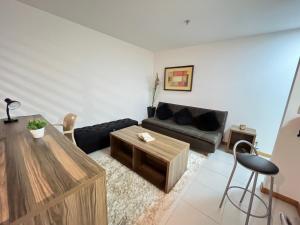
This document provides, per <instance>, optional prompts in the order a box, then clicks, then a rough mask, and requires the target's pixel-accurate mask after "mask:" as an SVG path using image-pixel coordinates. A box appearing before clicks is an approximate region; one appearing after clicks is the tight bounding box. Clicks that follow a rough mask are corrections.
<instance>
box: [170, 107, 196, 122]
mask: <svg viewBox="0 0 300 225" xmlns="http://www.w3.org/2000/svg"><path fill="white" fill-rule="evenodd" d="M174 120H175V122H176V123H177V124H179V125H189V124H191V123H192V122H193V116H192V114H191V112H190V110H188V109H187V108H184V109H181V110H179V111H178V112H176V113H175V114H174Z"/></svg>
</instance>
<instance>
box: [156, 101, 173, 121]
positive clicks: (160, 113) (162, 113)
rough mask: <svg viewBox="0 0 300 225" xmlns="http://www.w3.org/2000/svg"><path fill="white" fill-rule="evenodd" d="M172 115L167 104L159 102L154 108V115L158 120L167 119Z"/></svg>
mask: <svg viewBox="0 0 300 225" xmlns="http://www.w3.org/2000/svg"><path fill="white" fill-rule="evenodd" d="M172 116H173V112H172V111H171V110H170V108H169V105H168V104H160V105H159V106H158V107H157V110H156V117H157V118H158V119H160V120H167V119H170V118H171V117H172Z"/></svg>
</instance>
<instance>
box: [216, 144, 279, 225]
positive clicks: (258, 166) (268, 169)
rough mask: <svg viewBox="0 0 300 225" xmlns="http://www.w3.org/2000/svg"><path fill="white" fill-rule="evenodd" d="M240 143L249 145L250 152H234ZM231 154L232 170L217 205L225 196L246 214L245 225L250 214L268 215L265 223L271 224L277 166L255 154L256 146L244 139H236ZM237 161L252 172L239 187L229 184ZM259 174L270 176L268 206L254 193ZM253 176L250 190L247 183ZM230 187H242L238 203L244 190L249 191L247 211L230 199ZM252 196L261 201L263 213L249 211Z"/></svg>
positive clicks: (242, 198)
mask: <svg viewBox="0 0 300 225" xmlns="http://www.w3.org/2000/svg"><path fill="white" fill-rule="evenodd" d="M240 144H243V145H249V146H250V147H251V150H250V153H239V152H236V150H237V147H238V146H239V145H240ZM233 155H234V166H233V170H232V172H231V175H230V177H229V180H228V183H227V186H226V189H225V192H224V194H223V197H222V201H221V203H220V206H219V207H220V208H221V207H222V205H223V202H224V199H225V197H226V196H227V198H228V200H229V201H230V202H231V203H232V204H233V205H234V206H235V207H236V208H237V209H239V210H240V211H242V212H243V213H245V214H247V217H246V222H245V225H248V223H249V219H250V216H252V217H256V218H264V217H268V223H267V224H268V225H270V224H271V216H272V196H273V185H274V176H275V175H276V174H278V172H279V169H278V167H277V166H276V165H275V164H273V163H272V162H270V161H268V160H266V159H264V158H261V157H259V156H258V154H257V151H256V148H255V147H254V146H253V145H252V144H251V143H250V142H248V141H245V140H241V141H238V142H237V143H236V144H235V145H234V147H233ZM237 163H239V164H240V165H242V166H243V167H245V168H246V169H249V170H251V171H252V173H251V175H250V179H249V181H248V183H247V185H246V187H245V188H243V187H239V186H230V183H231V181H232V178H233V175H234V172H235V169H236V166H237ZM259 174H264V175H266V176H270V177H271V184H270V192H269V206H267V204H266V203H265V201H264V200H263V199H262V198H260V197H259V196H258V195H257V194H255V189H256V183H257V178H258V175H259ZM253 176H254V181H253V187H252V191H250V190H248V188H249V185H250V183H251V181H252V179H253ZM232 188H238V189H243V190H244V192H243V195H242V197H241V199H240V204H241V203H242V202H243V200H244V197H245V195H246V192H249V193H251V197H250V202H249V206H248V211H247V212H246V211H245V210H243V209H242V208H241V207H240V206H239V205H237V204H236V203H234V202H233V201H232V200H231V199H230V197H229V196H228V191H229V189H232ZM254 196H255V197H256V198H258V199H259V200H260V201H261V202H262V203H263V205H264V206H265V207H266V210H267V211H266V214H265V215H255V214H252V213H251V209H252V204H253V199H254Z"/></svg>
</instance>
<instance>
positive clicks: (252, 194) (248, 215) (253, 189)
mask: <svg viewBox="0 0 300 225" xmlns="http://www.w3.org/2000/svg"><path fill="white" fill-rule="evenodd" d="M257 177H258V173H255V176H254V181H253V187H252V193H251V197H250V202H249V207H248V213H247V218H246V223H245V225H248V223H249V219H250V214H251V209H252V204H253V198H254V193H255V189H256V183H257Z"/></svg>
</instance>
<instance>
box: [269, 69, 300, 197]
mask: <svg viewBox="0 0 300 225" xmlns="http://www.w3.org/2000/svg"><path fill="white" fill-rule="evenodd" d="M299 107H300V70H299V69H298V73H297V76H296V78H295V82H294V85H293V89H292V91H291V96H290V99H289V102H288V104H287V109H286V113H285V116H284V119H283V123H282V126H281V128H280V130H279V133H278V137H277V140H276V144H275V147H274V152H273V155H272V159H271V160H272V162H274V163H275V164H276V165H277V166H278V167H279V170H280V172H279V175H278V176H276V178H275V191H276V192H279V193H281V194H283V195H285V196H288V197H290V198H292V199H295V200H297V201H298V202H300V191H299V171H300V137H297V134H298V132H299V129H300V115H299V114H298V109H299ZM265 186H266V187H268V183H265Z"/></svg>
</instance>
